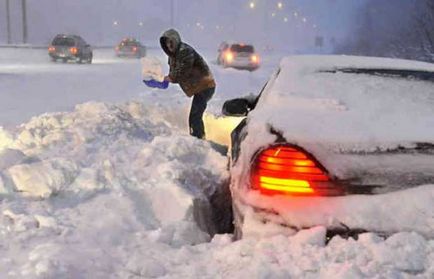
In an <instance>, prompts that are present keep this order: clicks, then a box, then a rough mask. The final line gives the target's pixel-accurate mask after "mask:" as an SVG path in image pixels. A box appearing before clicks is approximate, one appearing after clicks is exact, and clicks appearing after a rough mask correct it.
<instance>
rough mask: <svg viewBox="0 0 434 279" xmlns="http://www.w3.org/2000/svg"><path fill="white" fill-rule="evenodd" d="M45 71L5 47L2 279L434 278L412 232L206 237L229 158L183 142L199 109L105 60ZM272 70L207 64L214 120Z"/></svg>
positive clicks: (101, 56) (107, 55)
mask: <svg viewBox="0 0 434 279" xmlns="http://www.w3.org/2000/svg"><path fill="white" fill-rule="evenodd" d="M206 54H207V55H206V56H207V58H208V59H209V60H211V59H212V58H213V56H214V53H213V52H211V51H210V52H209V53H206ZM151 55H155V56H157V57H160V58H161V59H163V58H164V57H162V55H161V53H160V52H159V51H151ZM47 60H48V59H47V56H46V53H45V51H42V50H17V49H12V50H11V49H0V126H3V127H5V128H6V129H3V128H0V278H327V279H328V278H342V279H346V278H421V279H422V278H433V277H434V265H433V262H434V241H433V240H428V239H425V238H424V237H422V236H420V235H418V234H416V233H412V232H403V233H398V234H395V235H393V236H391V237H390V238H388V239H387V240H384V239H382V238H380V237H378V236H376V235H375V234H371V233H366V234H362V235H361V236H360V238H359V240H358V241H356V240H353V239H348V240H345V239H343V238H341V237H339V236H336V237H334V238H333V239H331V240H330V242H329V243H328V245H325V237H326V235H325V229H324V228H322V227H317V228H312V229H310V230H303V231H300V232H299V233H297V234H296V235H294V236H290V237H287V236H283V235H280V236H279V235H277V236H270V237H263V238H261V239H255V238H246V239H243V240H241V241H237V242H232V240H231V235H215V236H214V237H213V238H211V237H210V235H208V234H207V233H204V231H211V232H212V231H213V230H215V228H213V227H212V225H213V224H210V223H209V222H207V220H210V216H212V214H213V212H212V211H211V210H210V208H211V205H210V203H209V196H210V195H211V194H213V193H214V192H215V191H216V189H218V187H221V185H224V182H225V181H227V179H228V173H227V171H226V166H227V158H226V157H224V156H222V155H221V154H219V153H218V152H216V151H214V149H213V148H211V146H210V144H209V143H208V142H206V141H201V140H197V139H194V138H192V137H190V136H188V135H187V129H186V127H185V126H186V125H185V124H186V119H187V111H188V109H189V102H190V100H189V99H188V98H186V97H185V96H184V95H183V94H182V93H181V92H180V90H179V89H178V88H177V87H176V86H171V87H170V89H169V90H168V91H158V90H149V89H147V88H146V87H144V86H143V84H142V83H141V80H140V63H139V62H138V61H136V60H118V59H115V58H113V56H112V52H111V51H110V50H103V51H99V50H97V51H96V55H95V64H93V65H73V64H68V65H63V64H52V63H49V62H47ZM264 61H265V66H264V67H263V68H261V69H260V70H258V71H257V72H254V73H248V72H240V71H236V70H231V69H226V70H224V69H220V68H218V67H217V66H215V65H211V67H212V69H213V72H214V74H215V77H216V79H217V82H218V89H217V94H216V96H215V97H214V99H213V100H212V101H211V103H210V109H209V111H211V112H213V113H214V114H218V113H219V111H220V106H221V104H222V102H223V101H224V100H225V99H227V98H230V97H238V96H240V95H245V94H246V93H248V92H255V91H258V90H259V89H260V88H261V87H262V85H263V83H264V82H265V81H266V80H267V78H268V76H269V74H270V73H271V71H273V70H274V68H275V67H276V65H277V61H278V55H275V56H272V57H265V58H264ZM95 101H97V102H95ZM85 102H87V103H85ZM82 103H84V104H82ZM113 103H116V105H114V104H113ZM56 111H65V112H62V113H53V112H56ZM46 112H48V113H47V114H43V113H46ZM40 114H43V115H40ZM31 117H33V118H32V119H31V120H29V119H30V118H31ZM207 121H211V122H212V121H215V123H214V124H216V123H217V124H222V125H221V126H223V128H225V127H226V132H228V131H229V130H230V128H228V126H226V124H228V123H224V122H219V121H220V120H219V119H217V120H215V119H212V117H211V118H210V116H209V115H208V116H207ZM21 123H23V124H22V125H20V126H17V127H16V125H19V124H21ZM229 124H231V123H229ZM232 124H233V123H232ZM213 126H219V125H211V127H213ZM223 128H222V129H220V128H219V129H218V130H217V131H215V130H214V131H209V130H208V133H210V134H214V136H216V134H220V133H222V132H223V131H224V130H225V129H223Z"/></svg>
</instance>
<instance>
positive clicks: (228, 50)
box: [217, 42, 260, 71]
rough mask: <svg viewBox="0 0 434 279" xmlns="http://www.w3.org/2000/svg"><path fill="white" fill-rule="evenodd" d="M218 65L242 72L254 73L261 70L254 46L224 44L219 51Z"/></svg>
mask: <svg viewBox="0 0 434 279" xmlns="http://www.w3.org/2000/svg"><path fill="white" fill-rule="evenodd" d="M217 64H219V65H222V66H223V67H225V68H227V67H231V68H235V69H241V70H249V71H254V70H256V69H258V68H259V65H260V62H259V55H258V54H257V53H256V52H255V48H254V47H253V46H252V45H246V44H240V43H235V44H229V43H226V42H223V43H221V44H220V46H219V49H218V57H217Z"/></svg>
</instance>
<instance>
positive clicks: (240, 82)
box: [0, 48, 280, 127]
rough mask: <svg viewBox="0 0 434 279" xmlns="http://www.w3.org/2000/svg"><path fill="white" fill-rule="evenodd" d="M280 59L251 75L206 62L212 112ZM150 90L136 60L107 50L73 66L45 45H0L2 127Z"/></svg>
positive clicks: (251, 87) (252, 86)
mask: <svg viewBox="0 0 434 279" xmlns="http://www.w3.org/2000/svg"><path fill="white" fill-rule="evenodd" d="M215 52H216V51H205V57H206V58H207V59H208V61H213V60H214V59H215V56H216V53H215ZM149 55H150V56H156V57H158V58H159V59H160V60H161V61H166V58H165V57H164V54H163V53H162V51H160V50H156V49H151V50H149ZM279 57H280V55H274V56H272V57H271V58H266V59H265V65H264V67H263V68H262V69H260V70H258V71H257V72H254V73H249V72H246V71H236V70H230V69H229V70H223V69H221V68H220V67H218V66H217V65H214V64H213V63H212V62H210V63H209V64H210V66H211V67H212V70H213V72H214V74H215V77H216V79H217V83H218V91H217V93H216V96H215V98H214V99H213V102H212V103H211V106H214V111H219V109H220V108H219V107H220V105H221V104H222V102H223V100H224V99H226V98H229V97H231V96H237V95H240V94H246V93H248V92H257V91H258V90H260V88H261V86H262V85H263V83H264V82H265V81H266V80H267V78H268V76H269V75H270V73H271V71H273V70H274V69H275V67H276V66H277V64H278V60H279ZM174 91H175V92H177V94H172V93H173V92H174ZM149 92H150V90H149V89H147V88H146V87H145V86H144V85H143V83H142V81H141V65H140V61H139V60H136V59H118V58H116V57H114V52H113V50H111V49H102V50H101V49H97V50H95V54H94V64H92V65H77V64H71V63H68V64H62V63H57V64H55V63H52V62H50V61H49V58H48V55H47V52H46V50H45V49H8V48H0V126H6V127H13V126H15V125H18V124H21V123H23V122H25V121H28V120H29V119H30V118H31V117H32V116H36V115H39V114H42V113H45V112H59V111H71V110H72V109H73V107H74V106H75V105H77V104H80V103H84V102H87V101H102V102H109V103H119V102H125V101H128V100H132V99H137V98H139V97H148V99H147V101H149V102H156V101H157V100H156V98H155V94H154V95H153V96H149ZM163 94H164V95H165V96H162V97H163V100H164V99H165V98H164V97H166V96H168V97H169V99H170V100H169V101H173V100H176V102H179V103H181V104H182V105H183V106H188V102H189V100H188V99H187V98H185V97H184V96H183V94H182V93H181V92H180V91H179V89H178V88H177V87H176V86H172V87H171V88H170V89H169V92H163V91H161V92H159V94H158V95H163ZM158 95H157V96H156V97H157V99H158V97H161V96H158ZM163 102H164V101H163Z"/></svg>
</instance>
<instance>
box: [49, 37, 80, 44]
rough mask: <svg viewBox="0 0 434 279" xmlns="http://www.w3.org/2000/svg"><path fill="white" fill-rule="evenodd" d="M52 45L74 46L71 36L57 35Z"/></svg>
mask: <svg viewBox="0 0 434 279" xmlns="http://www.w3.org/2000/svg"><path fill="white" fill-rule="evenodd" d="M53 45H54V46H74V45H75V40H74V39H73V38H65V37H57V38H55V39H54V41H53Z"/></svg>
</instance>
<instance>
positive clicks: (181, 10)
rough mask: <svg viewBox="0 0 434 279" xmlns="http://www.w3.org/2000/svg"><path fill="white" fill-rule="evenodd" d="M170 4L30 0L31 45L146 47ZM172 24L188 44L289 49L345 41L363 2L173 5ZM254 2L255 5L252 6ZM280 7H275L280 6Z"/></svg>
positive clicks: (16, 16)
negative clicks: (63, 36)
mask: <svg viewBox="0 0 434 279" xmlns="http://www.w3.org/2000/svg"><path fill="white" fill-rule="evenodd" d="M10 2H11V9H10V10H11V21H12V22H11V23H12V31H13V32H12V33H13V36H12V37H13V41H14V42H15V43H19V42H20V41H21V38H22V33H21V7H20V3H21V1H20V0H10ZM170 2H171V1H170V0H68V1H67V0H27V6H28V9H27V13H28V21H29V41H30V43H37V44H47V43H48V42H49V41H50V40H51V39H52V37H53V36H54V35H55V34H57V33H76V34H80V35H82V36H83V37H84V38H85V39H86V40H87V41H89V42H90V43H91V44H94V45H111V44H114V43H115V42H116V41H118V40H120V39H121V38H123V37H125V36H135V37H138V38H139V39H140V40H142V41H145V42H146V43H148V44H152V43H154V42H156V41H157V40H158V36H159V34H161V32H162V31H164V29H166V28H168V27H170ZM174 2H175V27H176V28H177V29H179V30H180V31H181V33H182V35H183V37H184V38H185V40H186V41H188V42H190V43H191V44H197V45H201V46H204V47H214V46H215V45H216V44H218V43H219V42H220V41H223V40H236V41H245V42H251V43H255V44H257V45H260V46H261V47H264V46H270V47H273V48H284V49H288V50H293V51H296V50H300V51H303V50H304V49H309V48H312V47H313V46H314V39H315V37H316V36H324V37H325V42H326V44H330V42H331V41H332V38H335V40H336V41H340V40H343V39H344V38H345V36H346V35H347V33H348V32H349V30H350V28H349V27H350V25H351V23H352V19H353V18H354V16H355V13H356V12H357V10H358V8H359V7H360V5H361V4H362V3H363V0H281V1H279V0H253V1H249V0H174ZM251 2H252V3H254V7H251ZM279 2H281V3H282V4H283V5H282V7H281V8H279V6H278V3H279ZM5 3H6V0H0V42H2V43H5V42H6V11H5V10H6V9H5Z"/></svg>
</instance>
